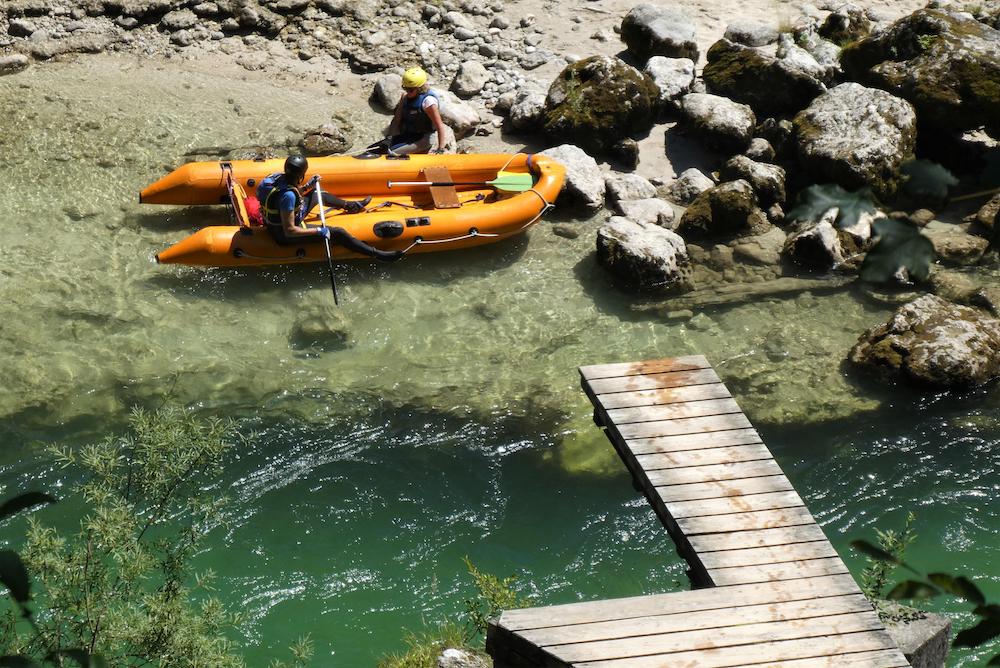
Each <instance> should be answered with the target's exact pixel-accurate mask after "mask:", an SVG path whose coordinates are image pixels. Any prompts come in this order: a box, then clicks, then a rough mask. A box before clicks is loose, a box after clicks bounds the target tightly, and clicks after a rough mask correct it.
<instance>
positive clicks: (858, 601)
mask: <svg viewBox="0 0 1000 668" xmlns="http://www.w3.org/2000/svg"><path fill="white" fill-rule="evenodd" d="M871 609H872V607H871V603H869V602H868V599H867V598H865V597H864V595H863V594H849V595H846V596H829V597H826V598H815V599H808V600H804V601H784V602H779V603H764V604H759V605H749V606H744V607H741V608H725V609H722V610H704V611H701V612H685V613H675V614H663V615H649V616H646V617H639V618H634V619H617V620H613V621H607V622H591V623H589V624H573V625H569V626H554V627H547V628H541V629H527V630H523V631H521V632H520V635H521V636H522V637H523V638H525V639H526V640H529V641H531V642H533V643H535V644H536V645H538V646H539V647H548V646H550V645H559V644H570V643H581V642H594V641H597V640H613V639H619V638H628V637H634V636H640V635H657V634H666V633H679V632H683V631H697V630H705V629H718V628H727V627H730V626H739V625H743V624H759V623H763V622H777V621H788V620H792V619H808V618H811V617H824V616H827V615H839V614H844V613H852V612H870V611H871Z"/></svg>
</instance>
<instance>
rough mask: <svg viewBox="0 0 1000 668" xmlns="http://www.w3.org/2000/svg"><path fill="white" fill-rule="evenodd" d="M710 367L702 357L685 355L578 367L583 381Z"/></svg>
mask: <svg viewBox="0 0 1000 668" xmlns="http://www.w3.org/2000/svg"><path fill="white" fill-rule="evenodd" d="M711 366H712V365H711V364H709V362H708V360H707V359H706V358H705V356H704V355H686V356H684V357H671V358H668V359H662V360H649V361H646V362H619V363H612V364H590V365H588V366H581V367H580V376H581V377H582V378H583V380H585V381H586V380H595V379H598V378H614V377H619V376H635V375H645V374H651V373H663V372H665V371H686V370H689V369H707V368H709V367H711Z"/></svg>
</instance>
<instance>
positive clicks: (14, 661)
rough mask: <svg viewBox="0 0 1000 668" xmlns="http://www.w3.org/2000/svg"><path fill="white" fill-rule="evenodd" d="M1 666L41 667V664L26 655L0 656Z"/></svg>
mask: <svg viewBox="0 0 1000 668" xmlns="http://www.w3.org/2000/svg"><path fill="white" fill-rule="evenodd" d="M0 667H2V668H41V666H40V665H39V664H37V663H35V662H34V661H32V660H31V659H29V658H28V657H26V656H20V655H18V656H13V655H8V656H0Z"/></svg>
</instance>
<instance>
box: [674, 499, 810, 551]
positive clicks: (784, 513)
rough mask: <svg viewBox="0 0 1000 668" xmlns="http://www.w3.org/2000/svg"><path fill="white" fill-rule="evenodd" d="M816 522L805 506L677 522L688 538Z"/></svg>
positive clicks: (686, 519) (684, 519) (693, 518)
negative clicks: (706, 534)
mask: <svg viewBox="0 0 1000 668" xmlns="http://www.w3.org/2000/svg"><path fill="white" fill-rule="evenodd" d="M815 523H816V520H814V519H813V516H812V515H811V514H810V513H809V510H808V509H807V508H806V507H805V506H796V507H795V508H782V509H780V510H755V511H751V512H749V513H733V514H731V515H709V516H707V517H685V518H682V519H679V520H677V527H678V528H679V529H680V530H681V531H683V532H684V535H685V536H687V537H688V538H692V537H694V536H697V535H699V534H705V533H726V534H728V533H733V532H740V531H755V530H757V529H775V528H777V527H790V526H796V525H799V524H815ZM696 551H697V552H700V551H701V550H697V549H696Z"/></svg>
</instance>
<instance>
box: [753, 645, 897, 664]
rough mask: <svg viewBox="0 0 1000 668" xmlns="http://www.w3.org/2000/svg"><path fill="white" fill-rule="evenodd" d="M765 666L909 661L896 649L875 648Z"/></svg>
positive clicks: (778, 662)
mask: <svg viewBox="0 0 1000 668" xmlns="http://www.w3.org/2000/svg"><path fill="white" fill-rule="evenodd" d="M766 666H767V668H840V666H850V667H851V668H909V666H910V663H909V662H908V661H907V660H906V657H905V656H903V653H902V652H900V651H899V650H898V649H877V650H873V651H868V652H852V653H850V654H838V655H836V656H817V657H812V658H809V659H792V660H790V661H776V662H772V663H768V664H766Z"/></svg>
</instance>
